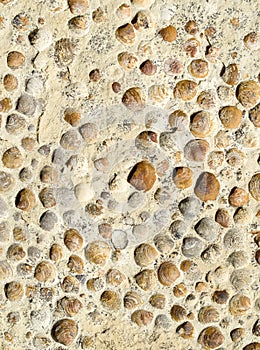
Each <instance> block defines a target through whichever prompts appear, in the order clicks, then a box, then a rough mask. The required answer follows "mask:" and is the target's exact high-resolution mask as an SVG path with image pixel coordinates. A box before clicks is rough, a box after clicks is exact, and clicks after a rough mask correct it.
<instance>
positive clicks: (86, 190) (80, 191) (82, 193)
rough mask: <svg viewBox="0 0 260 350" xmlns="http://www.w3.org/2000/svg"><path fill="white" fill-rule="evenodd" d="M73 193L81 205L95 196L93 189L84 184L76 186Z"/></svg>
mask: <svg viewBox="0 0 260 350" xmlns="http://www.w3.org/2000/svg"><path fill="white" fill-rule="evenodd" d="M74 193H75V196H76V198H77V200H78V201H79V202H80V203H81V204H86V203H88V202H89V201H90V200H91V199H92V198H93V197H94V196H95V191H94V190H93V188H92V187H91V186H90V185H88V184H86V183H79V184H77V185H76V186H75V188H74Z"/></svg>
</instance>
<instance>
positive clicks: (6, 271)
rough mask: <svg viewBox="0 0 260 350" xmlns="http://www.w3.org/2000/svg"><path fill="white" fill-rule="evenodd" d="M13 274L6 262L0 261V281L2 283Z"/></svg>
mask: <svg viewBox="0 0 260 350" xmlns="http://www.w3.org/2000/svg"><path fill="white" fill-rule="evenodd" d="M12 274H13V271H12V267H11V265H10V264H9V263H8V261H6V260H2V261H0V281H1V282H2V281H4V280H6V279H8V278H9V277H11V276H12Z"/></svg>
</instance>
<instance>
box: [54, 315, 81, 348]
mask: <svg viewBox="0 0 260 350" xmlns="http://www.w3.org/2000/svg"><path fill="white" fill-rule="evenodd" d="M51 334H52V337H53V339H54V340H55V341H56V342H57V343H60V344H63V345H65V346H69V345H71V344H72V343H73V342H74V340H75V339H76V337H77V334H78V326H77V324H76V322H75V321H74V320H72V319H69V318H64V319H62V320H59V321H57V322H56V323H55V324H54V325H53V327H52V330H51Z"/></svg>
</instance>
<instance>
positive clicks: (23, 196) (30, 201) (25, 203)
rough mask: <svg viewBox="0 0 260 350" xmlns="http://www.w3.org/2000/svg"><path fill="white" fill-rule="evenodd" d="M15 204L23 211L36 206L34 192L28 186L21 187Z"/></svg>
mask: <svg viewBox="0 0 260 350" xmlns="http://www.w3.org/2000/svg"><path fill="white" fill-rule="evenodd" d="M15 205H16V207H17V208H18V209H21V210H24V211H30V210H32V209H33V208H34V207H35V206H36V201H35V195H34V193H33V192H32V191H31V190H30V189H29V188H24V189H22V190H21V191H20V192H19V193H18V194H17V196H16V199H15Z"/></svg>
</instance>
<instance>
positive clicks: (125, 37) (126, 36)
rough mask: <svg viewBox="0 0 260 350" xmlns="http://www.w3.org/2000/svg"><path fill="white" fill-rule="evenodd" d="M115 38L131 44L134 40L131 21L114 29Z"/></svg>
mask: <svg viewBox="0 0 260 350" xmlns="http://www.w3.org/2000/svg"><path fill="white" fill-rule="evenodd" d="M116 38H117V40H119V41H120V42H121V43H123V44H127V45H132V44H134V42H135V31H134V27H133V26H132V24H131V23H126V24H124V25H122V26H121V27H118V28H117V30H116Z"/></svg>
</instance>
